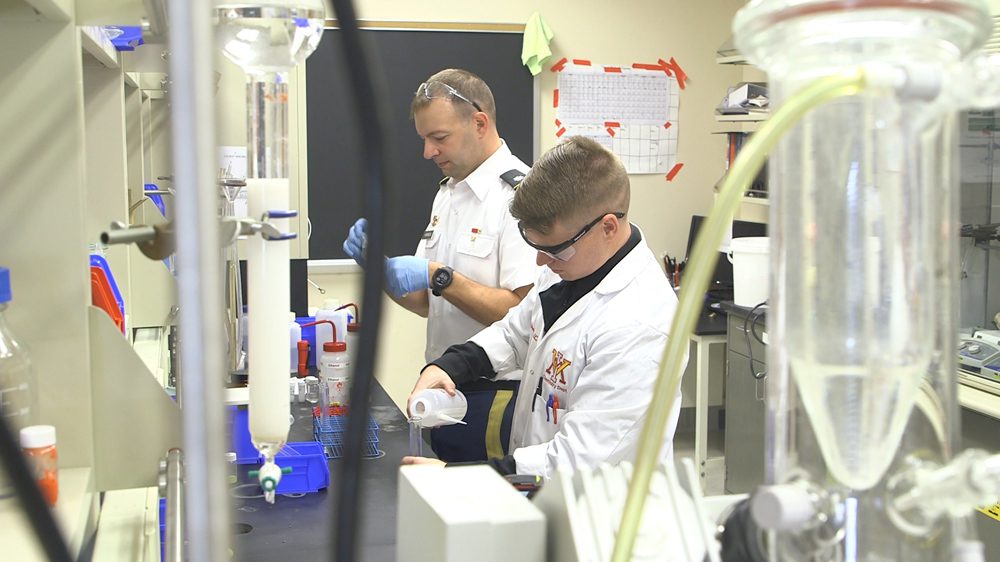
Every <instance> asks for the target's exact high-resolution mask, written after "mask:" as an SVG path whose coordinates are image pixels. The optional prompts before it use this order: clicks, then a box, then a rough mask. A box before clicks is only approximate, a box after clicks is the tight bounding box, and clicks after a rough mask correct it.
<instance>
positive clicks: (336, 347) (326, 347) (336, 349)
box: [323, 341, 347, 353]
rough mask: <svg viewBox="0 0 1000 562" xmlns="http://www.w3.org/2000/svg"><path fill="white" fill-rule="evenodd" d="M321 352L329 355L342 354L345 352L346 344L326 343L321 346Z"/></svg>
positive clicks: (339, 342) (338, 342)
mask: <svg viewBox="0 0 1000 562" xmlns="http://www.w3.org/2000/svg"><path fill="white" fill-rule="evenodd" d="M323 351H329V352H331V353H343V352H345V351H347V343H346V342H342V341H328V342H326V343H324V344H323Z"/></svg>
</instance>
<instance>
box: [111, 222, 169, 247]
mask: <svg viewBox="0 0 1000 562" xmlns="http://www.w3.org/2000/svg"><path fill="white" fill-rule="evenodd" d="M155 239H156V229H154V228H153V227H151V226H132V227H129V228H122V229H117V230H116V229H114V228H112V229H111V230H106V231H104V232H102V233H101V243H102V244H107V245H111V244H132V243H133V242H149V241H152V240H155Z"/></svg>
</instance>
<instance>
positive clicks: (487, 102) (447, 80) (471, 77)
mask: <svg viewBox="0 0 1000 562" xmlns="http://www.w3.org/2000/svg"><path fill="white" fill-rule="evenodd" d="M431 82H441V83H444V84H447V85H448V86H451V87H452V88H454V89H455V91H456V92H458V93H459V94H461V95H463V96H465V97H466V98H468V99H469V101H473V102H476V104H478V105H479V107H480V108H481V109H482V110H483V113H485V114H486V115H489V116H490V120H491V121H493V122H494V123H496V120H497V106H496V102H495V101H494V100H493V92H492V91H491V90H490V87H489V86H487V85H486V82H483V79H482V78H480V77H478V76H476V75H475V74H473V73H471V72H469V71H468V70H462V69H460V68H446V69H444V70H442V71H439V72H436V73H434V74H433V75H432V76H430V77H429V78H427V80H425V81H424V83H425V84H429V83H431ZM449 99H450V101H451V104H452V106H453V107H454V108H455V111H456V112H458V114H459V115H461V116H463V117H469V116H471V115H472V114H473V113H475V112H476V108H475V107H473V106H472V105H471V104H468V103H466V102H465V101H463V100H461V99H458V98H456V97H454V96H451V97H450V98H449ZM430 103H431V100H429V99H427V96H425V95H424V90H423V88H420V89H419V90H418V91H417V92H415V93H414V95H413V101H411V102H410V118H413V115H414V114H415V113H416V112H417V111H418V110H420V109H423V108H425V107H427V106H428V105H430Z"/></svg>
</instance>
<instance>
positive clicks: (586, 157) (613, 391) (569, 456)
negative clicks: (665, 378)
mask: <svg viewBox="0 0 1000 562" xmlns="http://www.w3.org/2000/svg"><path fill="white" fill-rule="evenodd" d="M629 195H630V194H629V181H628V175H627V174H626V172H625V168H624V166H622V164H621V162H620V161H618V159H617V158H616V157H615V156H614V155H613V154H611V152H609V151H607V150H606V149H604V148H603V147H602V146H600V145H599V144H598V143H597V142H595V141H593V140H590V139H587V138H584V137H572V138H570V139H569V140H568V141H566V142H564V143H563V144H560V145H558V146H556V147H555V148H553V149H552V150H550V151H549V152H547V153H546V154H545V155H544V156H542V158H541V159H540V160H539V161H538V162H537V163H536V164H535V165H534V166H533V167H532V169H531V171H530V172H529V173H528V176H527V177H526V178H525V179H524V181H523V182H522V184H521V187H520V188H519V189H518V191H517V193H516V194H515V196H514V200H513V202H512V204H511V214H513V216H514V217H515V218H517V219H518V220H519V228H520V232H521V235H522V236H523V238H524V239H525V241H526V242H527V243H528V244H529V245H530V246H532V247H533V248H535V250H536V252H537V258H536V259H537V263H538V264H539V265H544V266H547V267H546V269H545V270H543V272H542V273H541V274H540V276H539V278H538V279H537V280H536V282H535V285H534V287H533V289H532V290H531V291H530V292H529V293H528V295H527V297H525V299H524V300H523V301H522V302H521V303H520V304H519V305H518V306H516V307H514V308H512V309H511V310H510V312H508V313H507V315H506V316H505V317H504V318H503V319H502V320H500V321H498V322H496V323H494V324H493V325H491V326H490V327H488V328H486V329H485V330H483V331H481V332H479V333H478V334H476V335H475V336H473V337H472V338H471V339H470V340H469V341H468V342H466V343H464V344H459V345H455V346H452V347H450V348H449V349H448V350H447V351H446V352H445V353H444V354H443V355H442V356H441V357H440V358H438V359H436V360H434V361H433V362H431V364H430V365H428V366H427V367H425V368H424V370H423V372H422V373H421V376H420V379H419V380H418V382H417V384H416V386H415V387H414V389H413V394H415V393H417V392H419V391H421V390H424V389H426V388H443V389H445V390H446V391H448V392H449V393H452V392H453V391H454V390H455V385H456V383H459V384H461V383H463V382H465V381H467V380H470V379H474V378H476V377H478V376H480V375H483V374H484V373H485V375H486V376H497V375H501V374H503V373H505V372H507V371H509V370H512V369H523V371H524V372H523V376H522V379H521V386H520V390H519V393H518V396H517V403H516V405H515V410H514V419H513V427H512V430H511V437H510V451H511V454H509V455H507V456H505V457H502V458H496V459H490V460H489V461H488V462H489V463H490V464H491V465H492V466H493V467H494V468H496V469H497V470H498V471H500V472H501V473H502V474H515V473H516V474H534V475H539V476H542V477H544V478H550V477H551V476H552V475H553V474H554V472H555V470H556V467H559V466H565V467H569V468H578V467H595V466H597V465H598V464H600V463H603V462H607V463H612V464H614V463H617V462H619V461H622V460H633V459H634V458H635V454H636V449H637V446H638V443H639V434H640V432H641V429H642V424H643V421H644V419H645V412H646V409H647V408H648V406H649V402H650V396H651V395H652V390H653V383H654V381H655V379H656V376H657V372H658V370H659V363H660V357H661V355H662V353H663V348H664V346H665V344H666V341H667V337H668V335H669V334H668V331H669V328H670V323H671V319H672V318H673V315H674V311H675V309H676V306H677V298H676V297H675V296H674V292H673V291H672V290H671V288H670V286H669V284H668V283H667V280H666V277H665V276H664V274H663V271H662V270H661V269H660V266H659V264H658V263H657V260H656V258H655V256H654V255H653V253H652V252H651V251H650V249H649V247H648V246H647V245H646V242H645V241H644V240H643V237H642V233H641V232H640V231H639V229H638V228H637V227H635V226H634V225H632V224H630V223H629V222H628V209H629ZM411 398H412V394H411ZM679 410H680V394H679V393H678V395H677V397H676V399H675V403H674V405H673V412H672V413H671V418H670V424H669V428H668V431H667V434H666V436H665V441H664V448H663V455H664V456H667V455H670V454H671V452H672V449H671V447H670V443H671V441H672V440H673V433H674V429H675V428H676V425H677V416H678V414H679ZM403 462H404V463H405V464H410V463H414V464H415V463H440V461H436V460H432V459H424V458H417V457H406V458H404V460H403Z"/></svg>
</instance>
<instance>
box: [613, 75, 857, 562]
mask: <svg viewBox="0 0 1000 562" xmlns="http://www.w3.org/2000/svg"><path fill="white" fill-rule="evenodd" d="M866 83H867V80H866V78H865V72H864V70H863V69H861V68H856V69H851V70H847V71H843V72H840V73H837V74H833V75H830V76H825V77H823V78H818V79H816V80H815V81H813V82H811V83H810V84H808V85H807V86H805V87H804V88H802V90H800V91H799V92H797V93H796V94H795V95H793V96H792V97H790V98H789V99H788V100H787V101H786V102H785V104H784V105H782V106H781V107H780V108H778V109H777V110H776V111H775V112H774V113H773V114H772V115H771V117H770V118H769V119H768V120H767V121H765V122H764V124H763V125H762V126H761V128H760V130H759V131H757V132H756V133H755V134H754V135H753V136H751V137H750V140H749V141H748V142H747V144H746V146H744V147H743V150H742V151H740V153H739V155H738V156H737V157H736V160H735V161H734V162H733V165H732V167H731V168H730V170H729V173H728V174H727V175H726V178H725V180H723V182H722V187H721V188H720V189H719V197H718V199H717V200H716V202H715V205H714V206H713V207H712V212H711V214H709V216H708V220H707V222H706V224H705V227H704V228H702V229H701V231H700V233H699V235H698V238H697V239H696V240H695V244H694V252H693V255H692V256H691V261H690V263H688V265H687V267H686V268H685V271H684V285H683V287H682V289H681V294H680V303H679V305H678V307H677V313H676V314H675V315H674V319H673V324H672V325H671V327H670V337H669V338H668V339H667V345H666V347H665V348H664V350H663V358H662V359H661V360H660V373H659V376H658V377H657V380H656V386H655V387H654V388H653V396H652V400H651V401H650V409H649V412H648V415H647V417H646V423H645V425H644V426H643V428H642V436H641V437H640V441H639V451H638V454H637V455H636V459H635V468H634V470H633V473H632V481H631V482H630V483H629V489H628V497H627V499H626V500H625V509H624V511H623V513H622V521H621V525H620V527H619V529H620V531H619V533H618V536H617V538H616V540H615V548H614V551H613V553H612V558H611V560H612V562H627V561H628V560H629V559H630V558H631V554H632V548H633V547H634V546H635V539H636V536H637V535H638V532H639V523H640V521H641V515H642V510H643V507H644V505H645V503H646V495H647V494H648V493H649V482H650V479H651V477H652V475H653V471H654V470H655V469H656V462H657V459H658V458H659V456H660V447H661V446H662V444H663V433H664V431H665V430H666V427H667V419H668V417H669V415H670V410H671V408H672V407H673V405H674V396H676V395H677V389H679V388H680V385H681V376H682V375H683V371H682V370H681V366H682V365H683V364H684V358H685V357H686V356H687V351H688V340H689V339H690V337H691V332H692V330H693V329H694V326H695V323H696V322H697V319H698V316H699V315H700V313H701V308H702V306H703V302H704V294H705V291H706V290H707V289H708V282H709V278H710V276H711V273H712V271H713V269H714V267H715V255H716V253H717V249H718V247H719V245H720V244H721V243H722V238H723V236H724V234H725V232H726V230H727V229H728V228H729V224H730V223H731V221H732V220H733V215H734V214H735V212H736V209H737V208H738V207H739V204H740V202H741V201H742V200H743V194H744V193H745V192H746V188H747V186H748V185H750V182H751V181H753V178H754V177H756V175H757V172H758V171H759V170H760V168H761V166H763V165H764V161H765V160H766V158H767V155H768V153H770V152H771V150H772V149H773V148H774V147H775V145H777V144H778V141H779V140H780V138H781V137H782V136H783V135H784V134H785V133H786V132H787V131H788V130H789V129H791V128H792V127H793V126H794V125H795V124H796V123H798V121H799V120H801V119H802V117H803V116H804V115H805V114H806V113H808V112H809V111H810V110H811V109H813V108H815V107H817V106H819V105H821V104H823V103H825V102H827V101H830V100H832V99H835V98H839V97H844V96H853V95H856V94H857V93H859V92H861V91H862V90H864V89H865V87H866Z"/></svg>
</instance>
